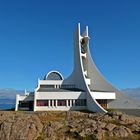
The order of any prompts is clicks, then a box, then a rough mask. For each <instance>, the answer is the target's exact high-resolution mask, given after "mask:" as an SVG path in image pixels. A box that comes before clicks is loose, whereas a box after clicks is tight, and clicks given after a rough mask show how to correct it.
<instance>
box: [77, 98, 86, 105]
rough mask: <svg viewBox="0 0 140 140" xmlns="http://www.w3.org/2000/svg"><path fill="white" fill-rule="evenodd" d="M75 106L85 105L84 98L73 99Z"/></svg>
mask: <svg viewBox="0 0 140 140" xmlns="http://www.w3.org/2000/svg"><path fill="white" fill-rule="evenodd" d="M75 106H86V99H77V100H75Z"/></svg>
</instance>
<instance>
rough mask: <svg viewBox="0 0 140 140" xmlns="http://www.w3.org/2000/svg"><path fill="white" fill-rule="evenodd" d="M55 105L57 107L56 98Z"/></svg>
mask: <svg viewBox="0 0 140 140" xmlns="http://www.w3.org/2000/svg"><path fill="white" fill-rule="evenodd" d="M55 107H56V108H57V100H55Z"/></svg>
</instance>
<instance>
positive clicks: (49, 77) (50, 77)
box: [44, 71, 64, 80]
mask: <svg viewBox="0 0 140 140" xmlns="http://www.w3.org/2000/svg"><path fill="white" fill-rule="evenodd" d="M44 79H45V80H64V78H63V76H62V74H61V73H59V72H58V71H50V72H49V73H48V74H47V75H45V77H44Z"/></svg>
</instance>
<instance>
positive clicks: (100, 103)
mask: <svg viewBox="0 0 140 140" xmlns="http://www.w3.org/2000/svg"><path fill="white" fill-rule="evenodd" d="M74 39H75V40H74V69H73V72H72V74H71V75H70V76H69V77H68V78H67V79H64V78H63V76H62V75H61V74H60V73H59V72H57V71H51V72H49V73H48V74H47V75H46V76H45V78H44V80H39V79H38V86H37V88H36V89H35V91H34V94H29V95H26V96H19V95H17V98H16V108H15V110H19V109H22V107H23V108H28V109H29V110H32V109H33V111H47V110H89V111H93V112H107V111H106V108H107V106H108V103H110V102H111V101H113V100H115V99H116V93H115V90H114V89H113V88H112V86H111V85H110V84H109V83H108V82H106V81H105V79H104V78H103V77H102V75H101V74H100V73H99V71H98V69H97V68H96V66H95V64H94V62H93V60H92V58H91V55H90V51H89V36H88V27H86V30H85V32H84V33H83V34H82V35H81V32H80V24H78V28H77V30H76V32H75V36H74ZM26 103H27V104H26ZM22 104H23V106H22Z"/></svg>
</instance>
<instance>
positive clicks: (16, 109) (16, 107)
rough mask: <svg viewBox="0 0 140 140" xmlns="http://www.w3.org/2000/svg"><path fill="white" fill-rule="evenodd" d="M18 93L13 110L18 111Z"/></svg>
mask: <svg viewBox="0 0 140 140" xmlns="http://www.w3.org/2000/svg"><path fill="white" fill-rule="evenodd" d="M18 97H19V95H16V106H15V111H18V105H19V98H18Z"/></svg>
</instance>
